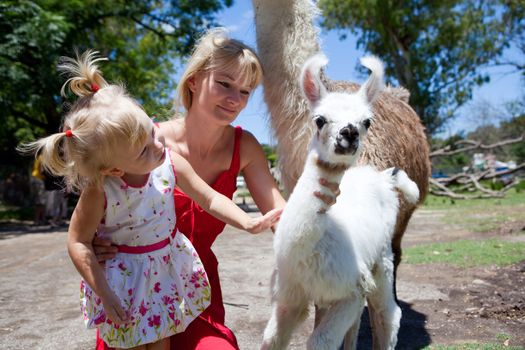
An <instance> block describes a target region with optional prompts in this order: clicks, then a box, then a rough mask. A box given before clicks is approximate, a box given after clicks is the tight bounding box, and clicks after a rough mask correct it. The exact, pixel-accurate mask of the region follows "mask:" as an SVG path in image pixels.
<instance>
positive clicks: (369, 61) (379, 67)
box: [359, 56, 385, 103]
mask: <svg viewBox="0 0 525 350" xmlns="http://www.w3.org/2000/svg"><path fill="white" fill-rule="evenodd" d="M361 64H362V65H363V66H365V67H366V68H368V69H370V70H371V71H372V73H371V74H370V77H368V80H367V81H366V82H365V83H364V84H363V86H361V88H360V89H359V94H361V95H362V96H363V98H364V99H365V100H366V101H367V102H368V103H372V102H374V100H375V99H376V97H377V96H378V95H379V92H380V91H381V90H383V85H384V83H383V75H384V74H385V73H384V68H383V62H381V60H380V59H379V58H377V57H376V56H365V57H362V58H361Z"/></svg>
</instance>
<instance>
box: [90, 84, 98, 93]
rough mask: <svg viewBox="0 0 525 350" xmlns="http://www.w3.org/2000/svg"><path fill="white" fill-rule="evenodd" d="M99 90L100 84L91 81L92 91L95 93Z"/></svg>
mask: <svg viewBox="0 0 525 350" xmlns="http://www.w3.org/2000/svg"><path fill="white" fill-rule="evenodd" d="M98 90H100V86H98V84H97V83H91V91H93V93H95V92H97V91H98Z"/></svg>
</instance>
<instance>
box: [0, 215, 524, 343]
mask: <svg viewBox="0 0 525 350" xmlns="http://www.w3.org/2000/svg"><path fill="white" fill-rule="evenodd" d="M254 215H256V214H254ZM439 219H440V218H439V214H438V213H436V212H432V211H428V210H422V209H420V210H418V211H417V212H416V214H415V216H414V217H413V219H412V221H411V224H410V226H409V228H408V230H407V232H406V234H405V237H404V240H403V245H404V246H405V247H408V246H413V245H416V244H421V243H428V242H436V241H440V242H442V241H450V240H455V239H458V238H476V236H477V235H479V234H475V233H472V232H468V231H464V230H461V229H458V228H455V227H448V226H444V225H443V224H442V222H441V221H440V220H439ZM524 230H525V216H524V218H523V221H521V222H514V223H512V224H507V225H504V226H503V227H501V228H499V229H498V230H495V231H494V232H491V233H490V235H493V236H498V237H500V238H503V239H508V240H520V241H523V240H524V239H525V235H524ZM483 237H484V238H486V237H487V234H486V233H484V234H483ZM65 240H66V230H65V228H62V229H59V230H56V229H52V228H48V227H36V228H32V227H27V226H24V225H17V224H3V225H0V349H4V350H11V349H93V347H94V339H95V335H94V331H93V330H86V329H85V328H84V326H83V324H82V320H81V318H80V312H79V305H78V298H79V294H78V286H79V277H78V274H77V273H76V271H75V269H74V267H73V266H72V264H71V262H70V261H69V258H68V256H67V253H66V250H65ZM214 250H215V252H216V254H217V256H218V258H219V261H220V262H221V265H220V271H221V279H222V284H223V290H224V291H223V294H224V300H225V303H226V320H227V324H228V325H229V326H230V327H231V328H232V330H233V331H234V332H235V334H236V335H237V338H238V341H239V345H240V347H241V349H248V350H251V349H258V348H259V345H260V340H261V338H262V331H263V329H264V326H265V324H266V321H267V320H268V317H269V314H270V298H269V281H270V275H271V271H272V266H273V253H272V234H271V233H270V232H265V233H263V234H260V235H256V236H251V235H250V234H247V233H244V232H241V231H239V230H236V229H234V228H231V227H227V229H226V230H225V232H224V233H223V234H222V235H221V236H220V238H219V239H218V241H217V242H216V243H215V246H214ZM524 259H525V257H524ZM524 286H525V260H523V261H522V262H521V263H519V264H516V265H513V266H509V267H505V268H498V267H494V266H488V267H476V268H470V269H459V268H454V267H450V266H446V265H437V264H429V265H409V264H402V265H401V266H400V269H399V273H398V296H399V299H400V303H401V307H402V310H403V317H402V320H401V329H400V332H399V341H398V347H397V348H398V349H421V348H424V347H426V346H429V345H430V346H435V345H447V344H448V345H452V344H462V343H466V342H478V343H500V344H506V345H510V346H522V347H523V348H524V349H525V289H524ZM312 313H313V312H312ZM312 323H313V317H312V316H310V318H309V319H308V320H307V322H305V324H304V325H303V326H302V327H301V328H300V329H299V330H297V331H296V333H295V335H294V337H293V341H292V344H291V346H290V349H304V348H305V343H306V338H307V337H308V334H309V333H310V332H311V329H312ZM502 335H506V336H502ZM506 337H509V338H510V340H508V341H506V342H505V338H506ZM370 339H371V338H370V332H369V329H368V321H367V317H366V313H365V315H364V316H363V322H362V324H361V333H360V338H359V346H358V347H359V348H360V349H369V348H370V347H371V344H370Z"/></svg>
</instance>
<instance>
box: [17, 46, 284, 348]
mask: <svg viewBox="0 0 525 350" xmlns="http://www.w3.org/2000/svg"><path fill="white" fill-rule="evenodd" d="M95 54H96V53H94V52H89V51H88V52H86V53H84V54H83V55H82V56H81V57H80V58H77V60H73V59H70V58H66V59H65V60H64V62H63V64H62V65H61V66H60V68H61V70H63V71H64V72H66V73H68V74H70V75H71V78H70V79H69V80H68V81H67V82H66V84H65V85H64V87H63V88H62V93H63V92H64V89H65V87H66V85H68V84H69V88H70V89H71V91H72V92H73V93H74V94H76V95H78V96H79V97H80V98H79V100H78V101H77V102H76V103H75V104H74V105H73V106H72V108H71V111H70V112H69V113H68V114H67V115H66V117H65V120H64V124H63V130H64V131H63V132H60V133H57V134H54V135H51V136H49V137H46V138H44V139H41V140H38V141H36V142H34V143H31V144H27V145H24V146H22V147H21V150H22V151H26V152H27V151H32V152H40V153H41V154H42V164H43V166H44V167H45V168H46V169H48V170H49V171H50V172H51V173H53V174H55V175H60V176H64V177H65V179H66V181H67V184H68V187H70V188H71V189H76V190H80V191H81V194H80V199H79V201H78V204H77V206H76V208H75V211H74V213H73V216H72V218H71V224H70V227H69V233H68V251H69V255H70V257H71V260H72V261H73V263H74V265H75V267H76V268H77V270H78V271H79V273H80V274H81V275H82V277H83V281H82V283H81V304H82V312H83V315H84V319H85V322H86V325H87V326H88V327H97V328H98V329H99V332H100V337H101V338H102V339H103V340H104V342H105V343H106V344H107V345H109V346H112V347H116V348H134V349H135V348H136V349H139V348H140V349H167V348H169V338H168V337H169V336H171V335H173V334H175V333H179V332H182V331H184V330H185V328H186V327H187V326H188V324H189V323H190V322H191V321H193V320H194V319H195V318H196V317H197V316H198V315H199V314H200V313H202V312H203V311H204V310H205V309H206V307H207V306H208V305H209V304H210V298H211V296H210V288H209V282H208V280H207V276H206V273H205V271H204V269H203V267H202V263H201V261H200V259H199V257H198V255H197V253H196V251H195V249H194V248H193V246H192V245H191V243H190V242H189V240H188V239H187V238H186V237H185V236H184V235H182V234H180V233H179V232H178V231H177V230H176V229H175V225H176V217H175V214H174V213H175V209H174V205H175V204H174V199H173V198H174V197H173V191H174V188H175V186H176V185H177V186H179V187H180V188H181V189H182V190H184V192H185V193H187V194H188V195H189V196H191V197H192V198H193V199H194V200H195V201H196V202H197V203H198V204H199V205H200V206H201V207H202V208H204V209H205V210H207V211H209V212H210V213H211V214H213V215H215V216H216V217H217V218H219V219H220V220H223V221H225V222H228V223H229V224H231V225H233V226H236V227H238V228H242V229H244V230H246V231H249V232H251V233H257V232H260V231H262V230H265V229H267V228H269V227H271V226H272V225H274V224H275V223H276V221H277V220H278V219H279V216H280V212H281V210H273V211H270V212H269V213H267V214H266V215H264V216H262V217H258V218H251V217H250V216H248V215H247V214H245V213H244V212H243V211H242V210H241V209H240V208H238V207H237V206H236V205H235V204H234V203H233V202H232V201H231V200H230V199H228V198H227V197H225V196H223V195H221V194H219V193H217V192H215V191H214V190H213V189H211V188H210V187H209V186H208V185H207V184H206V183H205V182H204V181H203V180H201V179H200V178H199V177H198V176H197V175H196V174H195V172H194V171H193V169H192V168H191V166H190V165H189V164H188V162H187V161H186V160H184V158H182V157H181V156H179V155H178V154H176V153H174V152H171V151H170V150H169V149H165V148H164V145H163V142H162V140H161V139H160V138H159V136H158V133H157V128H156V127H155V125H154V124H153V122H152V121H151V120H150V119H149V118H148V116H147V115H146V113H145V112H144V111H143V109H142V108H141V106H140V105H139V104H138V103H137V102H135V101H134V100H133V99H132V98H130V97H129V96H128V95H127V94H126V92H125V90H124V88H123V87H121V86H117V85H110V84H108V83H107V82H106V81H105V80H104V79H103V77H102V75H101V74H100V72H99V70H98V68H97V65H96V63H97V61H100V60H101V58H96V56H95ZM94 232H97V236H101V237H105V238H109V239H110V240H111V242H112V243H113V244H115V245H117V247H118V253H117V254H116V256H115V258H113V259H111V260H109V261H107V262H106V264H105V267H104V268H102V267H101V266H100V265H99V264H98V262H97V259H96V257H95V254H94V252H93V247H92V244H91V242H92V240H93V237H94Z"/></svg>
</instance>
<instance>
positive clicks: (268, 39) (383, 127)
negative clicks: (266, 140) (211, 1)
mask: <svg viewBox="0 0 525 350" xmlns="http://www.w3.org/2000/svg"><path fill="white" fill-rule="evenodd" d="M252 3H253V8H254V12H255V23H256V35H257V50H258V53H259V56H260V58H261V62H262V65H263V70H264V81H263V86H264V98H265V102H266V105H267V107H268V111H269V113H270V123H271V127H272V129H273V132H274V135H275V137H276V139H277V141H278V142H277V152H278V155H279V167H280V172H281V182H282V184H283V185H284V189H285V191H286V192H287V194H290V193H291V191H292V189H293V188H294V186H295V184H296V182H297V179H298V178H299V176H300V174H301V172H302V170H303V167H304V163H305V158H306V154H307V146H308V141H309V140H310V139H311V135H312V133H313V128H312V125H311V120H310V116H309V113H308V105H307V102H306V101H305V99H304V98H303V96H302V95H301V91H300V87H299V84H298V83H297V77H298V76H299V75H300V73H301V67H302V66H303V63H304V62H305V61H306V60H307V59H308V58H309V57H311V56H313V55H314V54H315V53H317V52H319V51H320V44H319V35H318V29H317V28H316V27H315V25H314V22H313V21H314V19H315V17H316V16H317V15H318V9H317V7H316V6H315V5H314V4H313V2H312V1H311V0H252ZM323 81H324V83H325V85H326V87H327V89H328V90H329V91H349V92H350V91H355V90H357V89H358V88H359V85H357V84H353V83H348V82H343V81H332V80H329V79H328V78H326V77H324V78H323ZM408 96H409V93H408V91H407V90H405V89H403V88H396V89H392V88H390V89H386V90H385V91H383V92H382V93H381V94H380V95H379V97H378V98H377V99H376V101H375V103H374V104H373V113H374V122H373V125H372V127H371V128H370V132H369V135H368V137H367V139H366V141H365V146H364V150H365V151H364V152H363V153H362V155H361V158H360V160H359V162H358V163H359V164H371V165H374V166H375V167H376V168H377V169H378V170H384V169H387V168H390V167H394V166H395V167H399V168H401V169H403V170H404V171H406V173H407V174H408V176H409V177H410V178H411V179H412V180H413V181H414V182H415V183H416V184H417V186H418V188H419V192H420V201H419V202H420V203H421V202H422V201H423V200H424V198H425V195H426V193H427V191H428V179H429V176H430V160H429V149H428V142H427V138H426V134H425V128H424V126H423V125H422V124H421V120H420V118H419V117H418V115H417V114H416V113H415V112H414V110H413V109H412V108H411V107H410V106H409V104H408ZM415 209H416V205H414V204H409V203H408V202H406V201H405V200H401V207H400V211H399V215H398V217H397V223H396V229H395V233H394V237H393V240H392V251H393V252H394V266H395V271H397V266H398V265H399V263H400V262H401V239H402V237H403V233H404V232H405V229H406V227H407V225H408V221H409V219H410V217H411V215H412V213H413V212H414V210H415Z"/></svg>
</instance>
